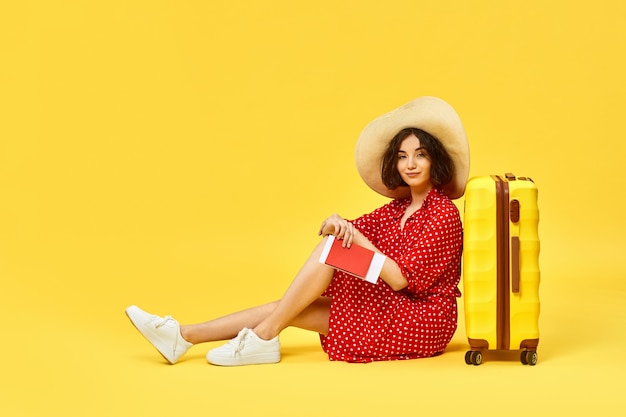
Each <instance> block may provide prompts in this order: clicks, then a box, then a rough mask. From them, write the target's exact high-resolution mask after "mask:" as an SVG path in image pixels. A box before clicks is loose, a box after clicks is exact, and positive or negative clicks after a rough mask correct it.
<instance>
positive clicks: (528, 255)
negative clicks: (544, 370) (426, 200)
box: [463, 174, 540, 365]
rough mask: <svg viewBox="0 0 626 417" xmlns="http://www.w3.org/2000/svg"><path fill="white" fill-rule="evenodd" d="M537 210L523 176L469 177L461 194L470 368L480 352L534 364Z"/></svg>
mask: <svg viewBox="0 0 626 417" xmlns="http://www.w3.org/2000/svg"><path fill="white" fill-rule="evenodd" d="M538 225H539V209H538V206H537V187H536V186H535V183H534V182H533V181H532V180H531V179H530V178H526V177H515V176H514V175H513V174H506V175H504V176H498V175H492V176H483V177H474V178H471V179H470V180H469V181H468V183H467V188H466V191H465V208H464V221H463V226H464V232H463V289H464V306H465V330H466V334H467V338H468V342H469V345H470V350H469V351H468V352H467V353H466V354H465V362H466V363H467V364H468V365H471V364H473V365H480V364H481V363H482V360H483V354H482V352H483V351H484V350H508V351H512V350H520V351H521V355H520V359H521V362H522V363H523V364H525V365H535V364H536V363H537V345H538V343H539V280H540V273H539V234H538Z"/></svg>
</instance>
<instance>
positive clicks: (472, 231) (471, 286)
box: [463, 177, 498, 349]
mask: <svg viewBox="0 0 626 417" xmlns="http://www.w3.org/2000/svg"><path fill="white" fill-rule="evenodd" d="M495 218H496V195H495V184H494V180H493V179H492V178H491V177H474V178H471V179H470V180H469V181H468V183H467V186H466V190H465V209H464V231H463V293H464V295H463V297H464V298H463V299H464V307H465V330H466V334H467V338H468V339H469V341H470V346H472V347H473V348H485V347H489V348H491V349H494V348H495V347H496V345H497V334H496V329H497V320H498V317H497V303H498V294H497V285H496V276H497V268H498V265H497V256H496V250H497V230H496V222H495V221H494V219H495Z"/></svg>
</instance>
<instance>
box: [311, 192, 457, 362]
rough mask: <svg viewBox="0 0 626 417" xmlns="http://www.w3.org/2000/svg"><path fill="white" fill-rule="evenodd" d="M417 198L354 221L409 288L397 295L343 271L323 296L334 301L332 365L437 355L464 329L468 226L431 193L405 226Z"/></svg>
mask: <svg viewBox="0 0 626 417" xmlns="http://www.w3.org/2000/svg"><path fill="white" fill-rule="evenodd" d="M409 204H410V199H405V200H393V201H391V202H390V203H388V204H386V205H384V206H382V207H380V208H378V209H376V210H375V211H373V212H372V213H370V214H366V215H364V216H361V217H359V218H358V219H356V220H354V221H353V224H354V226H355V227H356V228H357V229H358V230H359V231H361V233H363V234H364V235H365V236H366V237H367V238H368V239H369V240H370V241H371V242H372V243H373V244H374V245H375V246H376V247H377V248H378V249H379V250H380V251H381V252H383V253H384V254H385V255H387V256H388V257H389V258H391V259H393V260H394V261H396V262H397V263H398V265H399V266H400V268H401V270H402V273H403V275H404V276H405V277H406V278H407V280H408V282H409V285H408V287H407V288H405V289H403V290H402V291H397V292H396V291H393V290H392V289H391V287H389V286H388V285H387V284H386V283H385V282H384V281H382V280H379V281H378V283H377V284H375V285H372V284H370V283H368V282H365V281H362V280H360V279H357V278H354V277H351V276H350V275H347V274H345V273H343V272H339V271H336V272H335V275H334V277H333V280H332V282H331V284H330V286H329V287H328V289H327V290H326V292H325V293H324V295H327V296H331V297H332V303H331V312H330V321H329V332H328V335H327V336H321V341H322V346H323V347H324V350H325V351H326V353H327V354H328V357H329V358H330V359H331V360H340V361H348V362H372V361H381V360H395V359H414V358H420V357H429V356H433V355H437V354H439V353H441V352H443V350H444V349H445V347H446V346H447V345H448V343H449V342H450V340H451V339H452V335H453V334H454V332H455V331H456V327H457V304H456V297H460V295H461V293H460V292H459V289H458V284H459V280H460V278H461V251H462V241H463V237H462V225H461V219H460V216H459V211H458V209H457V208H456V206H455V205H454V204H453V203H452V201H450V199H449V198H448V197H446V196H445V195H444V194H443V193H441V192H440V191H439V190H432V191H431V192H430V193H429V194H428V196H427V198H426V200H425V201H424V203H423V204H422V207H421V208H420V209H419V210H417V211H416V212H415V213H414V214H413V215H411V217H409V219H408V220H407V221H406V223H405V225H404V228H401V227H400V220H401V218H402V215H403V214H404V212H405V210H406V208H407V207H408V206H409Z"/></svg>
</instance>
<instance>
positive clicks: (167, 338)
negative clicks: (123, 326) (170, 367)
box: [126, 306, 193, 364]
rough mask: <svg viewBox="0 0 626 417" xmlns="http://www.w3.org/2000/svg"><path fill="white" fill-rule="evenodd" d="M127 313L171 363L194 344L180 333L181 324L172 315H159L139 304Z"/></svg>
mask: <svg viewBox="0 0 626 417" xmlns="http://www.w3.org/2000/svg"><path fill="white" fill-rule="evenodd" d="M126 315H127V316H128V318H129V319H130V321H131V322H132V323H133V325H135V327H136V328H137V330H139V331H140V332H141V334H142V335H144V337H145V338H146V339H148V341H149V342H150V343H152V344H153V345H154V347H155V348H157V350H158V351H159V353H161V355H163V357H164V358H165V359H167V360H168V362H169V363H171V364H174V363H176V361H177V360H178V359H179V358H180V357H181V356H183V355H184V354H185V352H187V350H189V348H190V347H192V346H193V343H189V342H188V341H186V340H185V339H183V337H182V336H181V334H180V325H179V324H178V322H177V321H176V320H174V319H173V318H172V317H171V316H165V317H159V316H155V315H154V314H149V313H146V312H145V311H143V310H142V309H140V308H139V307H137V306H130V307H128V308H127V309H126Z"/></svg>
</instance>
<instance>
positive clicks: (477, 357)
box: [465, 350, 483, 366]
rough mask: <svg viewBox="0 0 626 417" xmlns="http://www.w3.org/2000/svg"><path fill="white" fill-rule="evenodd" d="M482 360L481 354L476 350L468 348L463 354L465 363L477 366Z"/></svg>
mask: <svg viewBox="0 0 626 417" xmlns="http://www.w3.org/2000/svg"><path fill="white" fill-rule="evenodd" d="M482 362H483V354H482V353H480V351H478V350H468V351H467V353H466V354H465V363H466V364H468V365H475V366H478V365H480V364H481V363H482Z"/></svg>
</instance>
